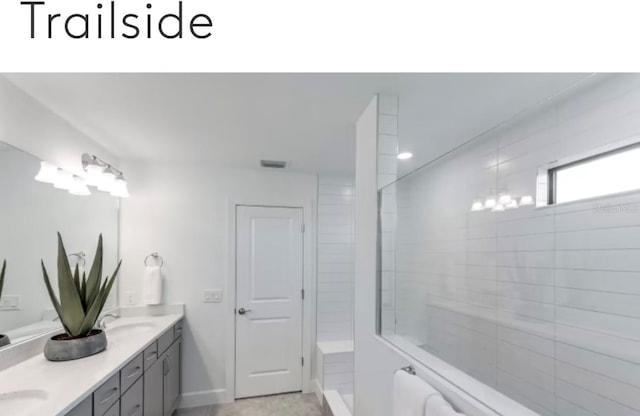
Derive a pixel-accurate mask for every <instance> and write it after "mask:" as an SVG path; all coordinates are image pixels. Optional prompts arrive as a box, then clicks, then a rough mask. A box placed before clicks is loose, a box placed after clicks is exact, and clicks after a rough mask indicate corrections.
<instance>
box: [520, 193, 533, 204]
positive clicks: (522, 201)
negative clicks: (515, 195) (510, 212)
mask: <svg viewBox="0 0 640 416" xmlns="http://www.w3.org/2000/svg"><path fill="white" fill-rule="evenodd" d="M525 205H533V197H532V196H531V195H525V196H523V197H522V198H520V206H525Z"/></svg>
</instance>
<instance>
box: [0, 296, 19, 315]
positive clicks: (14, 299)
mask: <svg viewBox="0 0 640 416" xmlns="http://www.w3.org/2000/svg"><path fill="white" fill-rule="evenodd" d="M17 310H20V296H18V295H5V296H3V297H2V299H0V311H17Z"/></svg>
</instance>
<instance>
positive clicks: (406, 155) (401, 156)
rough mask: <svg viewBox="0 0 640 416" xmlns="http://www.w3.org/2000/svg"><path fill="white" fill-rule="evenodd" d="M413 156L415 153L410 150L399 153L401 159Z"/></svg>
mask: <svg viewBox="0 0 640 416" xmlns="http://www.w3.org/2000/svg"><path fill="white" fill-rule="evenodd" d="M412 157H413V153H410V152H402V153H398V159H400V160H407V159H411V158H412Z"/></svg>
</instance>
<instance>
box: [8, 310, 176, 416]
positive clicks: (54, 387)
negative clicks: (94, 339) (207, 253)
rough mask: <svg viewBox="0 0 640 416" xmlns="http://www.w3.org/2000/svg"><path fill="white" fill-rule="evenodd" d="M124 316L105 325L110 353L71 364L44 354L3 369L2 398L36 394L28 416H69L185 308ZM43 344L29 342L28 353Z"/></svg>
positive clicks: (134, 311) (26, 358)
mask: <svg viewBox="0 0 640 416" xmlns="http://www.w3.org/2000/svg"><path fill="white" fill-rule="evenodd" d="M120 312H121V316H122V317H121V318H119V319H117V320H114V321H111V322H108V323H107V329H106V332H107V336H108V339H109V346H108V348H107V350H106V351H104V352H102V353H100V354H97V355H94V356H91V357H87V358H84V359H81V360H75V361H67V362H50V361H47V360H46V359H45V357H44V355H43V354H42V353H39V354H37V355H35V356H30V357H29V356H27V357H23V358H25V359H24V361H21V362H20V363H18V364H16V365H13V366H11V367H9V368H6V369H4V370H2V371H0V397H2V395H5V394H8V393H9V394H10V393H15V392H24V391H32V392H33V391H37V392H39V397H40V403H39V404H38V406H37V407H34V408H31V409H27V410H26V411H25V413H24V415H25V416H27V415H38V416H44V415H65V414H66V413H67V412H69V411H70V410H72V409H73V408H74V407H75V406H76V405H77V404H79V403H81V402H82V401H83V400H84V399H85V398H87V397H89V395H91V394H92V392H93V391H94V390H96V389H97V388H98V387H100V386H101V385H102V384H103V383H104V382H106V381H107V380H109V378H110V377H112V376H114V375H115V374H117V373H118V372H119V371H120V370H121V369H122V368H124V367H125V366H126V365H127V363H129V361H130V360H132V359H133V358H134V357H136V356H137V355H139V354H141V353H142V352H143V351H144V350H145V348H147V347H148V346H150V345H151V344H152V343H154V342H155V341H156V340H157V339H158V338H160V336H161V335H163V334H164V333H165V332H166V331H167V330H169V329H171V328H173V326H174V325H175V324H176V323H178V322H179V321H180V320H182V319H183V318H184V307H183V306H182V305H171V306H163V307H157V308H152V309H151V308H122V309H121V310H120ZM161 312H165V313H161ZM49 335H50V334H48V335H47V336H49ZM42 338H44V339H46V336H43V337H42ZM42 343H43V341H42V339H40V338H38V339H36V340H34V341H30V342H27V343H25V344H27V345H25V346H24V351H33V350H35V349H36V348H37V347H38V346H40V345H42ZM28 344H32V345H34V346H33V347H32V348H29V345H28ZM14 354H15V353H14ZM14 359H15V357H14ZM1 410H2V403H1V402H0V413H1ZM16 416H20V415H16Z"/></svg>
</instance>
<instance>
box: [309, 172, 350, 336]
mask: <svg viewBox="0 0 640 416" xmlns="http://www.w3.org/2000/svg"><path fill="white" fill-rule="evenodd" d="M353 198H354V186H353V178H352V177H349V176H342V175H341V176H334V175H323V176H320V178H319V184H318V315H317V319H318V321H317V332H318V335H317V341H318V342H323V341H346V340H351V341H352V340H353V240H354V231H353V222H354V221H353V220H354V218H353Z"/></svg>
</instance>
